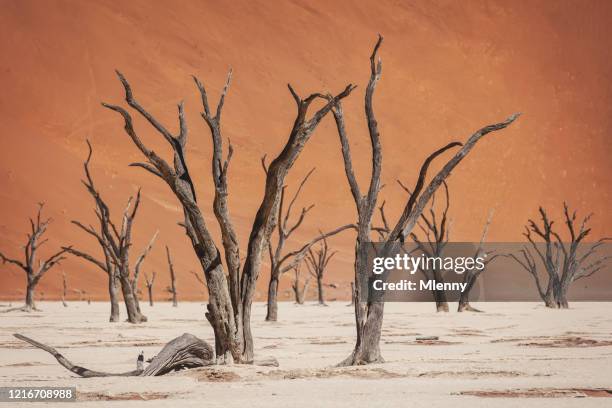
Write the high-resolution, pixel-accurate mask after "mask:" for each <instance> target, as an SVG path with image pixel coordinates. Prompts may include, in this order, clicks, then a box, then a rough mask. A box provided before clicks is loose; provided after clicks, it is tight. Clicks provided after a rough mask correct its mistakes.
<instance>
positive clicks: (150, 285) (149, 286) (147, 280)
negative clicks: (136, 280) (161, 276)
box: [145, 272, 156, 306]
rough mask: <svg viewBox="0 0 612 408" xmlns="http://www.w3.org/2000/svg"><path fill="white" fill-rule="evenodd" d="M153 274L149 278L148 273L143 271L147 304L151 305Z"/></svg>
mask: <svg viewBox="0 0 612 408" xmlns="http://www.w3.org/2000/svg"><path fill="white" fill-rule="evenodd" d="M155 275H156V273H155V272H153V275H152V276H151V279H149V275H148V274H147V273H145V285H146V286H147V292H148V293H149V306H153V285H154V284H155Z"/></svg>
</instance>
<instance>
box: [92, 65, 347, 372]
mask: <svg viewBox="0 0 612 408" xmlns="http://www.w3.org/2000/svg"><path fill="white" fill-rule="evenodd" d="M117 74H118V76H119V80H120V81H121V83H122V85H123V88H124V90H125V100H126V102H127V104H128V106H129V107H130V108H132V109H134V110H135V111H136V112H138V114H140V115H141V116H142V117H143V118H144V119H146V120H147V121H148V122H149V123H150V124H151V125H152V126H153V128H155V130H156V131H157V132H158V133H160V134H161V136H162V137H163V138H164V139H165V140H166V141H167V142H168V144H169V145H170V147H171V149H172V151H173V153H174V163H173V164H172V165H171V164H169V163H168V162H167V161H166V160H164V159H163V158H162V157H160V156H158V155H157V153H155V152H154V151H153V150H151V149H150V148H148V147H147V146H146V145H145V144H144V143H143V141H142V140H141V138H140V137H139V136H138V134H137V132H136V130H135V129H134V125H133V120H132V116H131V114H130V113H129V112H128V111H127V110H125V109H124V108H122V107H120V106H116V105H109V104H103V106H105V107H106V108H108V109H111V110H113V111H115V112H117V113H119V114H120V115H121V116H122V118H123V121H124V125H125V131H126V133H127V135H128V136H129V137H130V139H131V140H132V142H133V143H134V144H135V145H136V147H137V148H138V149H139V150H140V152H141V153H142V154H143V156H144V157H145V159H146V162H144V163H134V164H133V165H134V166H138V167H141V168H144V169H145V170H147V171H148V172H150V173H151V174H153V175H155V176H157V177H159V178H161V179H162V180H163V181H164V182H165V183H166V184H167V185H168V186H169V187H170V189H171V190H172V192H173V193H174V195H175V196H176V198H177V199H178V201H179V202H180V204H181V206H182V207H183V210H184V215H185V222H184V225H185V230H186V233H187V235H188V237H189V239H190V241H191V244H192V246H193V249H194V251H195V254H196V256H197V257H198V259H199V261H200V264H201V266H202V270H203V271H204V276H205V278H206V283H207V287H208V293H209V297H208V306H207V313H206V317H207V319H208V321H209V322H210V324H211V326H212V328H213V331H214V334H215V352H216V355H217V359H218V361H219V362H224V361H228V360H233V361H235V362H241V363H248V362H252V361H253V336H252V332H251V324H250V319H251V306H252V301H253V296H254V294H255V285H256V282H257V279H258V277H259V273H260V270H261V259H262V255H263V253H264V251H265V250H266V247H267V245H268V242H269V238H270V234H271V233H272V230H273V229H274V228H275V227H276V223H277V221H278V219H277V218H278V217H277V215H278V205H279V202H280V196H281V192H282V186H283V184H284V180H285V177H286V175H287V173H288V172H289V170H290V169H291V167H292V166H293V164H294V163H295V160H296V159H297V158H298V156H299V154H300V153H301V152H302V150H303V148H304V145H305V143H306V142H307V141H308V140H309V139H310V136H311V135H312V132H313V131H314V130H315V128H316V127H317V125H318V124H319V123H320V122H321V120H322V119H323V117H325V115H327V113H329V111H330V110H331V108H332V106H334V105H335V104H336V103H337V102H338V101H339V100H341V99H343V98H345V97H346V96H348V95H349V94H350V93H351V91H352V90H353V86H352V85H349V86H347V87H346V88H345V89H344V90H343V91H342V92H340V93H339V94H338V95H336V96H335V97H332V98H331V100H329V101H327V100H326V101H325V102H326V103H325V104H324V105H323V107H321V108H320V109H319V110H317V111H316V113H314V115H312V116H311V117H308V111H309V108H310V106H311V104H312V103H313V102H314V101H315V100H317V99H324V100H325V99H326V97H325V96H323V95H322V94H319V93H314V94H312V95H310V96H308V97H307V98H305V99H302V98H301V97H299V96H298V94H297V93H296V92H295V90H294V89H293V88H292V87H291V86H289V91H290V92H291V95H292V96H293V98H294V100H295V103H296V105H297V114H296V118H295V121H294V123H293V127H292V128H291V131H290V133H289V137H288V139H287V142H286V144H285V146H284V148H283V150H282V151H281V152H280V153H279V155H278V156H277V157H276V158H275V159H274V160H273V161H272V162H271V163H270V166H269V167H268V168H267V172H266V182H265V190H264V195H263V199H262V201H261V204H260V206H259V209H258V211H257V214H256V215H255V219H254V220H253V227H252V229H251V233H250V236H249V241H248V244H247V255H246V258H245V262H244V264H243V265H241V262H240V256H239V243H238V239H237V235H236V233H235V230H234V226H233V223H232V221H231V217H230V211H229V208H228V203H227V197H228V183H227V174H228V167H229V163H230V160H231V157H232V154H233V147H232V145H231V143H229V147H228V151H227V156H226V157H225V158H224V153H223V137H222V133H221V113H222V110H223V105H224V102H225V97H226V95H227V92H228V89H229V85H230V80H231V70H230V72H229V74H228V77H227V82H226V83H225V87H224V88H223V91H222V92H221V96H220V99H219V103H218V104H217V108H216V110H215V112H214V113H213V112H212V111H211V106H210V105H209V103H208V96H207V93H206V89H205V87H204V85H203V84H202V83H201V82H200V81H199V80H198V79H197V78H195V77H194V81H195V83H196V85H197V87H198V90H199V91H200V96H201V99H202V105H203V110H204V112H202V118H203V119H204V121H205V122H206V124H207V125H208V127H209V129H210V132H211V136H212V144H213V157H212V160H211V167H212V176H213V184H214V187H215V197H214V200H213V210H214V213H215V217H216V219H217V222H218V224H219V227H220V229H221V237H222V244H223V248H224V251H223V252H224V255H225V262H226V267H227V272H228V273H227V277H226V274H225V271H224V269H225V268H224V267H223V264H222V260H221V252H220V251H219V248H218V246H217V243H216V242H215V241H214V240H213V238H212V236H211V234H210V231H209V228H208V226H207V225H206V222H205V219H204V216H203V212H202V210H201V208H200V203H198V202H197V198H196V192H195V188H194V184H193V182H192V180H191V176H190V173H189V168H188V166H187V161H186V156H185V147H186V144H187V124H186V121H185V116H184V108H183V104H182V103H180V104H179V105H178V122H179V131H178V134H177V135H176V136H175V135H173V134H172V133H171V132H170V131H169V130H168V129H167V128H166V127H165V126H164V125H162V124H161V123H160V122H159V121H158V120H157V119H156V118H155V117H153V115H151V114H150V113H149V112H148V111H147V110H146V109H145V108H144V107H143V106H142V105H140V103H139V102H138V101H136V99H135V97H134V94H133V92H132V88H131V86H130V84H129V83H128V81H127V79H126V78H125V77H124V76H123V75H122V74H121V73H119V72H117ZM241 269H242V271H241Z"/></svg>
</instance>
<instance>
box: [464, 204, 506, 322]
mask: <svg viewBox="0 0 612 408" xmlns="http://www.w3.org/2000/svg"><path fill="white" fill-rule="evenodd" d="M492 219H493V210H491V211H489V215H488V217H487V221H486V223H485V226H484V228H483V230H482V236H481V238H480V244H479V245H478V249H476V253H475V254H474V258H482V259H484V261H483V263H484V268H483V269H475V268H474V269H470V270H468V271H466V272H465V274H464V275H463V283H465V285H466V286H465V289H464V290H463V292H461V295H460V296H459V306H458V308H457V311H458V312H482V310H478V309H476V308H475V307H472V306H471V305H470V291H471V290H472V288H473V287H474V285H475V284H476V281H477V280H478V277H479V276H480V275H482V273H483V272H484V271H486V269H487V266H488V265H489V263H491V262H492V261H493V260H494V259H495V258H496V257H497V256H498V255H497V254H495V255H491V253H487V252H485V250H484V243H485V240H486V239H487V233H488V232H489V226H490V225H491V220H492Z"/></svg>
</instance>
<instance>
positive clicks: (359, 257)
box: [332, 36, 518, 365]
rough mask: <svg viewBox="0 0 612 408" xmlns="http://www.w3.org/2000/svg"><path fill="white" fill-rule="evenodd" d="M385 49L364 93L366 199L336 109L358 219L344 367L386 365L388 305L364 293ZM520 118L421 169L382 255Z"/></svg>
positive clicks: (376, 182) (377, 180)
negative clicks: (466, 161)
mask: <svg viewBox="0 0 612 408" xmlns="http://www.w3.org/2000/svg"><path fill="white" fill-rule="evenodd" d="M381 43H382V37H381V36H379V38H378V41H377V42H376V45H375V47H374V50H373V52H372V54H371V56H370V79H369V82H368V86H367V87H366V92H365V113H366V119H367V124H368V132H369V136H370V142H371V145H372V173H371V176H370V183H369V187H368V191H367V193H366V194H365V195H363V194H362V193H361V190H360V188H359V185H358V183H357V179H356V177H355V173H354V171H353V163H352V158H351V153H350V146H349V141H348V136H347V131H346V126H345V122H344V113H343V110H342V103H341V101H339V100H338V101H336V103H334V105H333V109H332V112H333V114H334V119H335V121H336V127H337V130H338V135H339V138H340V144H341V147H342V157H343V159H344V170H345V173H346V177H347V180H348V184H349V186H350V189H351V193H352V195H353V199H354V201H355V206H356V208H357V214H358V222H357V223H356V224H357V240H356V245H355V323H356V328H357V339H356V343H355V348H354V350H353V352H352V353H351V355H350V356H349V357H348V358H346V359H345V360H344V361H343V362H341V363H340V365H358V364H369V363H376V362H381V361H384V360H383V358H382V356H381V354H380V336H381V330H382V322H383V314H384V302H383V301H382V300H379V299H369V298H368V293H367V292H364V288H368V280H369V279H370V277H371V271H369V270H368V269H369V268H368V264H367V254H368V251H367V250H368V246H370V242H371V241H372V237H371V232H372V216H373V214H374V211H375V209H376V202H377V199H378V192H379V190H380V174H381V169H382V149H381V144H380V135H379V130H378V122H377V121H376V117H375V114H374V109H373V103H372V100H373V96H374V90H375V88H376V84H377V83H378V81H379V80H380V77H381V74H382V62H381V61H380V59H379V60H378V62H377V61H376V54H377V52H378V49H379V47H380V45H381ZM517 117H518V115H517V114H515V115H512V116H510V117H509V118H508V119H507V120H505V121H503V122H501V123H497V124H494V125H489V126H486V127H484V128H482V129H480V130H478V131H477V132H476V133H474V134H473V135H472V136H471V137H470V138H469V139H468V140H467V141H466V142H465V144H462V143H459V142H453V143H450V144H448V145H446V146H444V147H442V148H440V149H439V150H437V151H435V152H434V153H432V154H431V155H430V156H429V157H428V158H427V159H426V160H425V162H424V163H423V165H422V166H421V170H420V172H419V177H418V180H417V183H416V185H415V187H414V188H413V189H412V194H411V195H410V198H409V199H408V202H407V203H406V206H405V207H404V210H403V212H402V214H401V216H400V217H399V219H398V221H397V223H396V224H395V226H394V227H393V228H392V229H391V228H390V233H389V234H388V235H387V237H386V243H385V245H384V249H383V255H384V254H388V253H390V251H391V249H392V248H393V246H395V245H396V243H397V242H401V243H403V242H404V239H405V237H406V236H408V235H409V234H410V233H411V232H412V229H413V228H414V226H415V224H416V223H417V221H418V220H419V218H420V216H421V214H422V212H423V210H424V209H425V206H426V205H427V203H428V202H429V200H430V199H431V196H432V195H433V194H434V193H435V191H436V190H437V188H438V187H439V186H440V184H442V182H443V181H444V180H445V179H446V178H447V177H448V176H449V175H450V173H451V171H452V170H453V169H454V168H455V167H456V166H457V165H458V164H459V163H460V162H461V160H463V158H464V157H465V156H466V155H467V154H468V153H469V152H470V151H471V150H472V148H473V147H474V146H475V145H476V143H477V142H478V141H479V140H480V139H481V138H482V137H483V136H485V135H486V134H488V133H490V132H494V131H497V130H500V129H504V128H506V127H507V126H509V125H510V124H511V123H512V122H514V120H515V119H516V118H517ZM457 146H461V149H459V151H458V152H457V153H456V154H455V155H454V156H453V157H452V158H451V159H450V160H449V161H448V162H447V163H446V164H445V165H444V166H443V167H442V169H441V170H440V171H439V172H438V173H437V174H436V175H435V176H434V177H433V179H432V180H431V181H430V182H429V184H428V185H427V186H425V179H426V175H427V170H428V167H429V164H430V163H431V162H432V161H433V160H434V159H435V158H436V157H438V156H440V155H441V154H442V153H444V152H446V151H447V150H449V149H451V148H453V147H457Z"/></svg>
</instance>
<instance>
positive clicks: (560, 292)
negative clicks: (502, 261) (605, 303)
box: [509, 203, 610, 309]
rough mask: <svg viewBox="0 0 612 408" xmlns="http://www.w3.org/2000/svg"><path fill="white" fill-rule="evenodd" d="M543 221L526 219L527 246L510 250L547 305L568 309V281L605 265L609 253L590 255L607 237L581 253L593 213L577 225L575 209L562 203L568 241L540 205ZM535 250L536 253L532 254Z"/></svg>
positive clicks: (570, 281)
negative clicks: (542, 273) (544, 278)
mask: <svg viewBox="0 0 612 408" xmlns="http://www.w3.org/2000/svg"><path fill="white" fill-rule="evenodd" d="M539 213H540V217H541V220H542V225H541V226H540V225H538V224H537V223H536V222H535V221H533V220H528V224H527V226H525V232H524V233H523V235H524V236H525V237H526V238H527V240H528V241H529V244H530V247H524V248H523V249H522V250H521V251H520V255H515V254H510V255H509V256H510V257H511V258H513V259H514V260H515V261H516V262H517V263H518V264H519V265H521V266H522V267H523V268H524V269H525V270H526V271H527V272H529V274H531V276H533V279H534V281H535V283H536V287H537V289H538V293H539V294H540V297H541V298H542V300H543V301H544V304H545V305H546V307H549V308H552V309H567V308H569V304H568V301H567V292H568V290H569V288H570V286H571V284H572V283H573V282H574V281H576V280H578V279H583V278H587V277H589V276H591V275H593V274H595V273H596V272H598V271H600V270H601V269H603V268H605V267H606V266H607V264H606V261H607V260H608V259H610V256H602V257H599V258H597V259H595V260H594V261H593V260H592V259H593V257H594V256H595V255H596V254H597V251H598V249H600V247H601V246H602V245H603V244H604V243H605V242H606V241H609V240H610V238H601V239H599V240H598V241H596V242H595V243H593V244H589V245H590V246H588V247H587V250H586V251H585V252H584V253H581V252H580V250H581V248H583V247H584V246H586V244H584V242H583V240H584V239H585V238H586V237H587V236H588V235H589V233H590V232H591V228H589V227H588V226H587V225H588V222H589V221H590V219H591V217H592V215H593V214H589V215H587V216H586V217H584V218H583V220H582V222H581V223H580V227H578V225H576V211H574V212H572V213H571V214H570V209H569V207H568V205H567V204H566V203H563V215H564V218H565V219H564V224H565V226H566V227H567V230H568V233H569V241H566V242H563V240H562V239H561V236H560V235H559V233H557V232H556V231H555V230H554V229H553V224H554V221H552V220H550V219H549V217H548V214H547V213H546V210H544V208H542V207H540V208H539ZM532 233H533V234H535V235H537V236H538V237H539V238H541V239H542V240H543V241H544V242H543V248H541V246H540V245H538V244H537V243H536V241H535V240H534V237H533V236H532ZM534 253H535V254H536V255H535V256H534ZM535 257H537V259H539V260H540V262H541V263H542V265H543V266H544V269H545V271H546V274H547V275H548V282H547V284H546V286H544V283H543V282H542V280H541V279H540V276H539V274H538V267H537V262H536V258H535Z"/></svg>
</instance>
